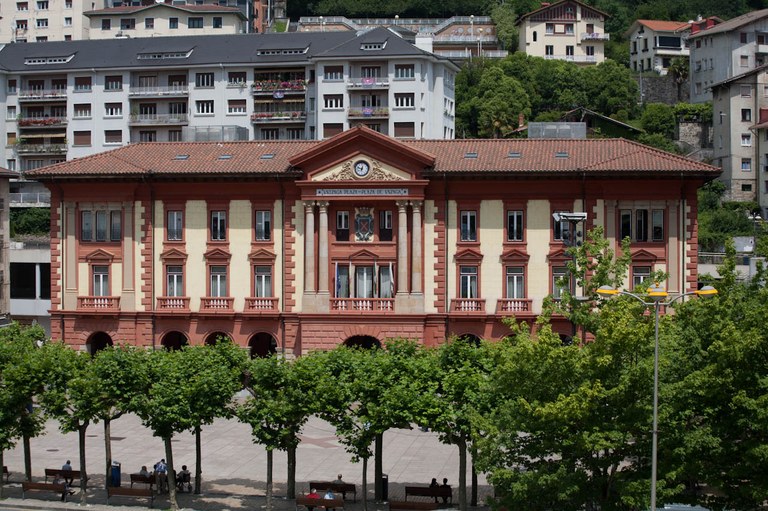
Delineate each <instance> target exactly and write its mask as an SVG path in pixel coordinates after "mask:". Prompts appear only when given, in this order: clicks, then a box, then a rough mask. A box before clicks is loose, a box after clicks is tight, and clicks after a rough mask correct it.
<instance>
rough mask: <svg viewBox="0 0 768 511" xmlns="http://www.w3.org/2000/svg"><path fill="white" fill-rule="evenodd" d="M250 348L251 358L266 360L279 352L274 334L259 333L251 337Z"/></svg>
mask: <svg viewBox="0 0 768 511" xmlns="http://www.w3.org/2000/svg"><path fill="white" fill-rule="evenodd" d="M248 346H249V347H250V352H251V358H256V357H259V358H264V357H268V356H270V355H272V354H274V353H276V352H277V341H276V340H275V338H274V337H272V334H268V333H267V332H259V333H257V334H254V335H253V337H251V340H250V341H248Z"/></svg>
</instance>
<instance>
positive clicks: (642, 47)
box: [624, 20, 690, 75]
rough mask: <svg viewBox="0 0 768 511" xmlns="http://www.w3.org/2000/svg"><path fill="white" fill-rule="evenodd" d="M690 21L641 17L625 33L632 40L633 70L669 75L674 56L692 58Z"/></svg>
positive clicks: (631, 64) (630, 51) (630, 61)
mask: <svg viewBox="0 0 768 511" xmlns="http://www.w3.org/2000/svg"><path fill="white" fill-rule="evenodd" d="M689 33H690V23H688V22H680V21H663V20H637V21H635V22H634V23H633V24H632V26H631V27H629V30H627V31H626V32H625V34H624V35H625V36H626V37H627V39H628V40H629V67H630V68H631V69H632V71H635V72H638V73H641V72H643V71H655V72H657V73H659V74H661V75H665V74H667V69H668V68H669V66H670V64H671V63H672V59H674V58H676V57H683V58H685V59H688V54H689V50H688V35H689Z"/></svg>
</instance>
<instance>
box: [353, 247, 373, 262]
mask: <svg viewBox="0 0 768 511" xmlns="http://www.w3.org/2000/svg"><path fill="white" fill-rule="evenodd" d="M349 258H350V259H351V260H353V261H360V260H366V261H368V260H375V259H378V258H379V256H378V254H375V253H373V252H371V251H370V250H368V249H366V248H364V249H362V250H358V251H357V252H354V253H352V254H351V255H350V256H349Z"/></svg>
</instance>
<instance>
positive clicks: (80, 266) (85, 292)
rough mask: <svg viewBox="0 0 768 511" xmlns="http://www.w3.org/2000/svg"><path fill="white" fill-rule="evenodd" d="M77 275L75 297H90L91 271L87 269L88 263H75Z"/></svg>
mask: <svg viewBox="0 0 768 511" xmlns="http://www.w3.org/2000/svg"><path fill="white" fill-rule="evenodd" d="M77 274H78V275H79V276H80V278H79V279H77V296H90V295H91V285H90V284H91V271H90V268H88V263H77ZM110 284H111V283H110Z"/></svg>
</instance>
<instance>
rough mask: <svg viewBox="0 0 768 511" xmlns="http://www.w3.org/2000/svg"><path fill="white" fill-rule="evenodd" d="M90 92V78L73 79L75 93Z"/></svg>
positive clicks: (78, 77)
mask: <svg viewBox="0 0 768 511" xmlns="http://www.w3.org/2000/svg"><path fill="white" fill-rule="evenodd" d="M90 90H91V77H90V76H76V77H75V91H77V92H89V91H90Z"/></svg>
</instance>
